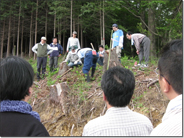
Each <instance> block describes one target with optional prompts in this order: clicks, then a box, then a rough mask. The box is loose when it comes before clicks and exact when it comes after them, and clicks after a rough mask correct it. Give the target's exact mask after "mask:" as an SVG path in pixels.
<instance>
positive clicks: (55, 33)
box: [54, 11, 56, 37]
mask: <svg viewBox="0 0 184 138" xmlns="http://www.w3.org/2000/svg"><path fill="white" fill-rule="evenodd" d="M54 37H56V11H55V14H54Z"/></svg>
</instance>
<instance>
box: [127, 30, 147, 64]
mask: <svg viewBox="0 0 184 138" xmlns="http://www.w3.org/2000/svg"><path fill="white" fill-rule="evenodd" d="M126 37H127V39H129V40H131V45H135V48H136V53H137V54H138V57H139V64H138V66H140V65H141V62H142V60H143V57H145V64H143V65H141V66H142V67H148V62H149V53H150V39H149V38H148V37H147V36H146V35H144V34H140V33H135V34H132V32H130V31H128V32H127V34H126Z"/></svg>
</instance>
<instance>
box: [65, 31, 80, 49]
mask: <svg viewBox="0 0 184 138" xmlns="http://www.w3.org/2000/svg"><path fill="white" fill-rule="evenodd" d="M72 35H73V36H72V37H70V38H68V43H67V52H69V51H71V47H72V46H74V47H75V49H76V50H77V49H80V43H79V39H78V38H76V36H77V32H76V31H74V32H73V34H72Z"/></svg>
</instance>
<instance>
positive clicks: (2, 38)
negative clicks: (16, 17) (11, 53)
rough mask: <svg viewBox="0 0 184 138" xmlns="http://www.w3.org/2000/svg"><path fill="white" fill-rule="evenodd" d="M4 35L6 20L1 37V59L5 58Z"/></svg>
mask: <svg viewBox="0 0 184 138" xmlns="http://www.w3.org/2000/svg"><path fill="white" fill-rule="evenodd" d="M4 33H5V19H4V21H3V30H2V37H1V59H2V58H3V47H4Z"/></svg>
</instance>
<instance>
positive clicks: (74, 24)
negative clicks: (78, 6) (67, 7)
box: [73, 19, 76, 31]
mask: <svg viewBox="0 0 184 138" xmlns="http://www.w3.org/2000/svg"><path fill="white" fill-rule="evenodd" d="M73 31H76V30H75V19H73Z"/></svg>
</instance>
